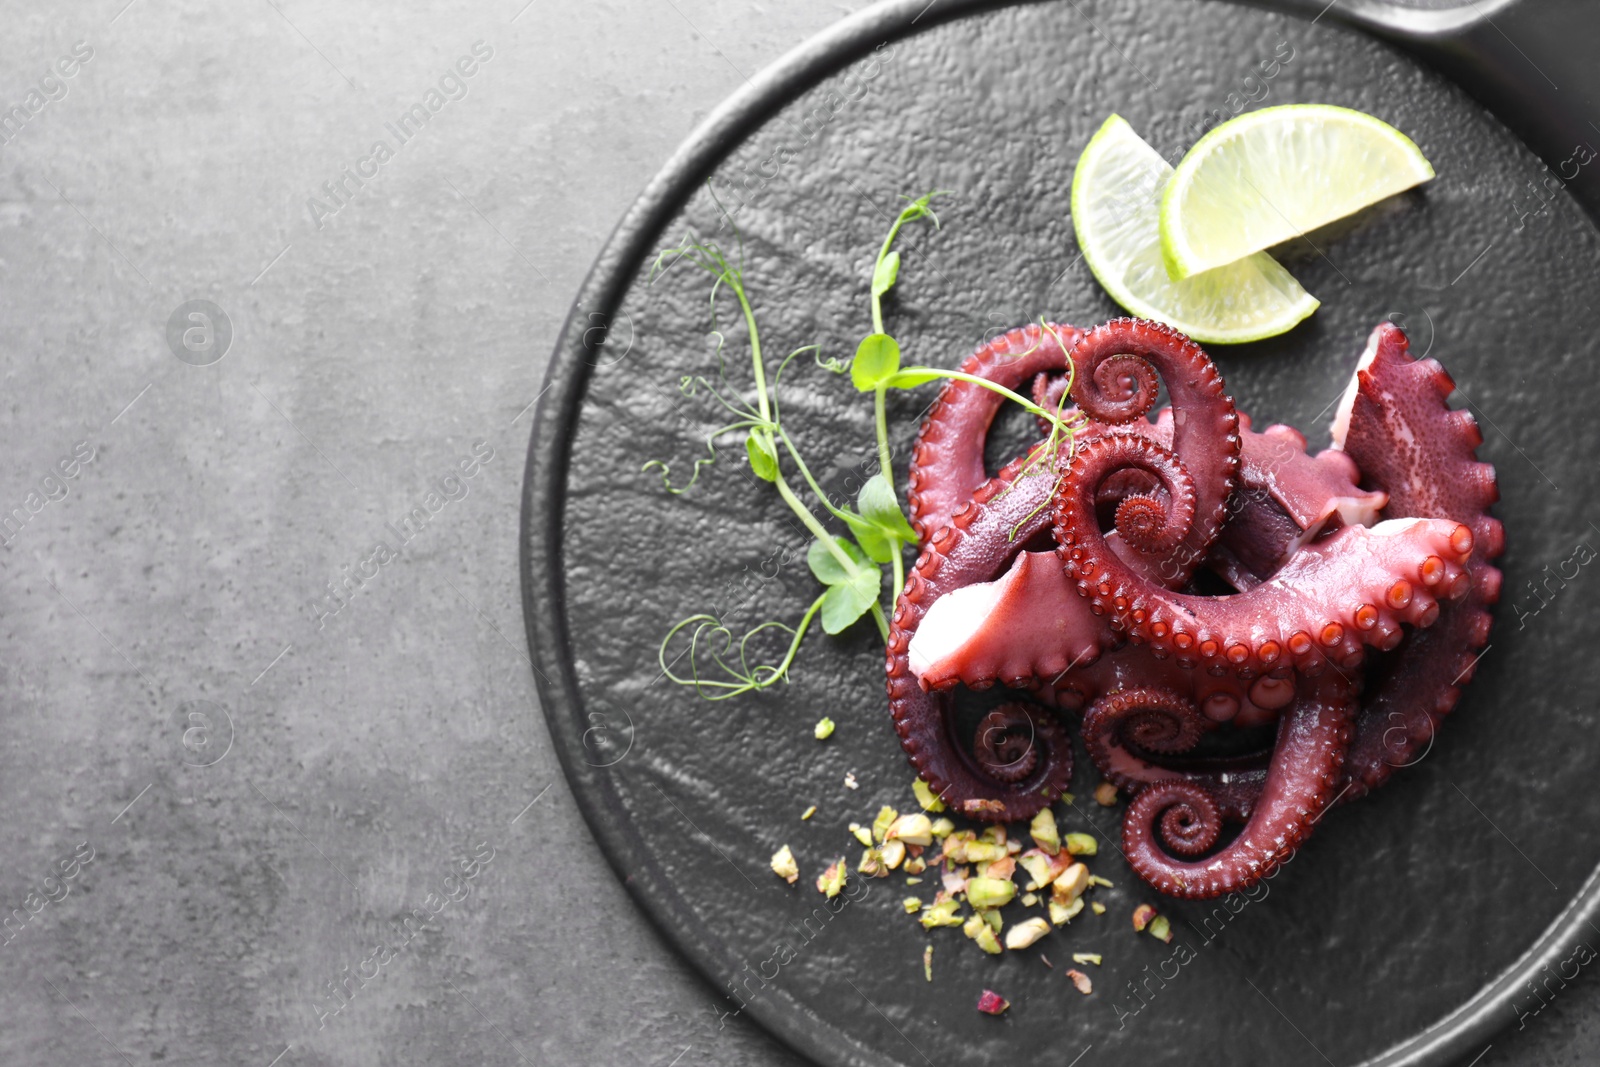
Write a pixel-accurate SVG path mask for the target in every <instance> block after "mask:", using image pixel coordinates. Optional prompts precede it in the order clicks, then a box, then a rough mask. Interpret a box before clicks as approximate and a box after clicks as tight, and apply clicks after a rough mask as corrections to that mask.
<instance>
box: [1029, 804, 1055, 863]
mask: <svg viewBox="0 0 1600 1067" xmlns="http://www.w3.org/2000/svg"><path fill="white" fill-rule="evenodd" d="M1028 833H1030V834H1032V835H1033V843H1034V844H1036V845H1038V846H1039V847H1040V848H1041V849H1043V850H1044V851H1045V852H1046V853H1048V854H1049V855H1052V856H1054V855H1055V854H1056V853H1057V852H1060V851H1061V831H1060V830H1059V829H1058V828H1057V827H1056V813H1055V812H1053V811H1051V810H1050V809H1049V808H1043V809H1041V810H1040V812H1039V814H1037V815H1035V816H1034V817H1033V822H1032V823H1030V824H1029V825H1028Z"/></svg>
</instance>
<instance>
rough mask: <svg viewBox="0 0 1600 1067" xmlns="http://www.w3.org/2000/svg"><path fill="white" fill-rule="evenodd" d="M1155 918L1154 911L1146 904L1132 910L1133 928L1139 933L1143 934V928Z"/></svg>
mask: <svg viewBox="0 0 1600 1067" xmlns="http://www.w3.org/2000/svg"><path fill="white" fill-rule="evenodd" d="M1155 917H1156V909H1154V908H1152V907H1151V906H1150V905H1148V904H1140V905H1139V906H1138V907H1137V908H1134V909H1133V928H1134V929H1135V930H1137V931H1139V932H1140V933H1144V928H1145V927H1147V926H1149V925H1150V923H1151V921H1152V920H1153V919H1155Z"/></svg>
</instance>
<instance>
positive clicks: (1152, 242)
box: [1072, 115, 1317, 344]
mask: <svg viewBox="0 0 1600 1067" xmlns="http://www.w3.org/2000/svg"><path fill="white" fill-rule="evenodd" d="M1171 173H1172V167H1170V166H1169V165H1168V164H1167V161H1166V160H1164V159H1162V158H1161V155H1160V153H1158V152H1157V151H1156V150H1155V149H1154V148H1151V147H1150V146H1149V145H1147V144H1145V143H1144V141H1142V140H1141V139H1140V138H1139V135H1138V134H1136V133H1134V132H1133V127H1131V126H1129V125H1128V124H1127V123H1126V122H1124V121H1123V120H1122V118H1121V117H1120V116H1118V115H1112V116H1111V117H1110V118H1108V119H1106V121H1105V124H1104V125H1103V126H1101V127H1100V130H1099V132H1098V133H1096V134H1095V135H1094V136H1093V137H1092V138H1090V140H1089V144H1088V145H1087V147H1085V148H1084V150H1083V155H1082V156H1080V157H1079V159H1078V169H1077V171H1076V173H1074V174H1073V176H1072V224H1073V226H1074V228H1075V229H1076V230H1077V232H1078V247H1079V248H1081V249H1082V250H1083V258H1084V261H1085V262H1086V263H1088V264H1089V269H1090V270H1091V271H1093V272H1094V276H1095V277H1096V278H1097V279H1099V281H1100V284H1101V285H1103V286H1105V290H1106V292H1108V293H1110V294H1111V298H1112V299H1113V300H1115V301H1116V302H1117V303H1119V304H1121V305H1122V306H1123V307H1125V308H1127V309H1128V310H1129V311H1130V312H1132V313H1133V314H1135V315H1137V316H1139V317H1140V318H1146V319H1156V320H1158V321H1160V322H1164V323H1166V324H1167V325H1169V326H1172V327H1174V328H1175V329H1178V330H1181V331H1182V332H1184V333H1186V334H1188V335H1189V336H1190V337H1192V338H1194V339H1195V340H1196V341H1201V342H1205V343H1208V344H1230V343H1237V342H1241V341H1256V340H1260V339H1261V338H1263V337H1273V336H1275V335H1277V334H1280V333H1284V332H1285V331H1287V330H1288V329H1289V328H1290V327H1292V326H1294V324H1295V323H1297V322H1299V321H1300V320H1301V319H1303V318H1305V317H1306V316H1307V315H1309V314H1311V313H1312V312H1313V311H1315V310H1316V309H1317V299H1316V297H1314V296H1312V295H1311V294H1310V293H1308V292H1306V291H1305V290H1304V289H1302V288H1300V284H1299V283H1298V282H1296V281H1295V280H1294V279H1293V278H1292V277H1290V275H1289V272H1288V271H1286V270H1284V269H1283V267H1282V266H1280V265H1279V264H1278V261H1277V260H1275V259H1273V258H1272V257H1271V256H1268V255H1265V254H1260V255H1254V256H1250V257H1249V258H1248V259H1243V260H1240V261H1239V262H1237V263H1230V264H1228V265H1227V266H1224V267H1219V268H1218V269H1216V270H1210V271H1206V272H1205V273H1204V274H1197V275H1195V276H1194V277H1192V278H1188V279H1186V280H1184V281H1181V282H1175V281H1173V280H1172V279H1171V278H1169V277H1168V276H1167V270H1166V267H1165V266H1164V265H1163V264H1162V260H1161V230H1160V214H1161V189H1162V187H1163V186H1164V185H1165V184H1166V181H1167V176H1168V175H1170V174H1171Z"/></svg>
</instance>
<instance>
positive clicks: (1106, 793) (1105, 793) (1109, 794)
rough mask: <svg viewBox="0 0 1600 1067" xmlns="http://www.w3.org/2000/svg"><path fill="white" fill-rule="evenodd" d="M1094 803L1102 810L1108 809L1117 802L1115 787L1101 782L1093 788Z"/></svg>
mask: <svg viewBox="0 0 1600 1067" xmlns="http://www.w3.org/2000/svg"><path fill="white" fill-rule="evenodd" d="M1094 802H1095V803H1096V804H1098V805H1100V806H1101V807H1102V808H1109V807H1111V806H1112V805H1113V804H1115V803H1116V802H1117V787H1116V786H1114V785H1112V784H1111V783H1110V782H1101V783H1100V784H1099V785H1097V786H1095V787H1094Z"/></svg>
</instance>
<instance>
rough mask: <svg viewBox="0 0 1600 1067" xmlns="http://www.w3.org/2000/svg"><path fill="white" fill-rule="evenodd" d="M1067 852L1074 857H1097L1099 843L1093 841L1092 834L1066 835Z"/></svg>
mask: <svg viewBox="0 0 1600 1067" xmlns="http://www.w3.org/2000/svg"><path fill="white" fill-rule="evenodd" d="M1066 846H1067V851H1068V852H1070V853H1071V854H1072V855H1074V856H1098V855H1099V854H1100V842H1099V841H1097V840H1095V836H1094V835H1093V834H1078V833H1072V834H1068V835H1067V838H1066Z"/></svg>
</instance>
